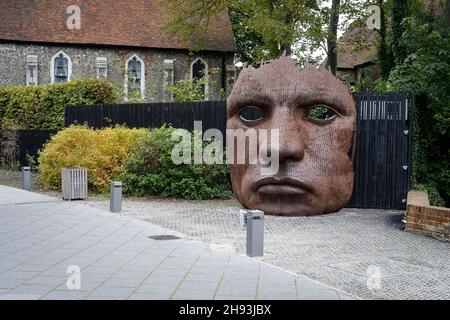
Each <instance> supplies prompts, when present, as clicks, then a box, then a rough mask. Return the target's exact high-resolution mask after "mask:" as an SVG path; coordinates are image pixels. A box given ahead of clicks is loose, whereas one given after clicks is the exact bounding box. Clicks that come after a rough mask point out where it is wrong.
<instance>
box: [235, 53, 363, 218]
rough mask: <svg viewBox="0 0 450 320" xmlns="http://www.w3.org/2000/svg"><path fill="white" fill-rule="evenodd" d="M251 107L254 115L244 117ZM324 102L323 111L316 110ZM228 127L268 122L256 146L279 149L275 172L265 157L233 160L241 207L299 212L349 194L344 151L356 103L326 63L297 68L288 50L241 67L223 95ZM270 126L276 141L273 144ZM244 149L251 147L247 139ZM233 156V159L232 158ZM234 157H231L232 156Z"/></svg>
mask: <svg viewBox="0 0 450 320" xmlns="http://www.w3.org/2000/svg"><path fill="white" fill-rule="evenodd" d="M249 109H252V110H253V112H255V110H256V111H257V112H256V113H258V115H260V118H259V117H255V116H254V117H253V118H251V119H249V118H248V117H247V115H246V114H247V113H248V112H249ZM319 109H320V110H327V114H328V115H326V116H324V117H323V118H320V117H319V118H317V117H313V116H312V114H313V113H314V112H315V111H317V110H319ZM227 114H228V121H227V129H234V130H236V129H242V130H243V131H244V132H247V131H248V130H250V129H251V130H253V129H255V130H256V131H257V132H260V131H261V129H268V135H269V138H267V139H266V140H264V139H261V138H259V140H258V141H259V142H258V152H262V151H264V152H265V151H266V150H261V148H266V147H265V146H267V149H268V150H270V151H271V152H272V154H275V153H278V155H279V162H278V170H277V172H274V173H271V174H269V175H267V174H262V170H261V169H262V168H263V167H264V166H267V164H261V163H260V162H259V161H258V163H256V164H250V163H248V161H246V163H245V164H236V161H234V162H233V164H230V170H231V179H232V185H233V190H234V192H235V195H236V197H237V199H238V200H239V202H240V203H241V204H242V205H243V206H244V207H246V208H249V209H259V210H262V211H264V212H266V213H267V214H273V215H286V216H304V215H317V214H324V213H331V212H336V211H339V210H340V209H342V208H343V207H344V206H345V205H346V204H347V202H348V201H349V200H350V197H351V195H352V190H353V181H354V173H353V165H352V162H351V159H350V157H349V155H348V153H349V150H350V148H351V145H352V138H353V135H354V132H355V117H356V110H355V103H354V101H353V98H352V96H351V94H350V92H349V90H348V88H347V87H346V86H345V85H344V84H343V83H341V82H340V81H339V80H337V79H336V78H335V77H334V76H333V75H332V74H331V72H329V71H328V70H317V69H316V68H315V67H313V66H307V67H305V68H304V69H300V68H298V67H297V66H296V65H295V63H294V61H293V60H292V59H291V58H289V57H280V58H278V59H276V60H271V61H268V62H267V63H265V64H263V65H261V66H260V67H259V68H257V69H255V68H253V67H251V66H250V67H247V68H245V69H244V70H242V72H241V73H240V75H239V79H238V80H237V82H236V84H235V86H234V88H233V90H232V92H231V95H230V97H229V98H228V102H227ZM271 129H278V132H279V143H276V144H274V145H271V142H272V141H271V139H272V138H271V137H272V135H271V131H270V130H271ZM245 145H246V148H245V150H237V149H235V151H236V153H239V152H245V153H248V150H249V148H248V146H249V140H248V139H247V140H246V143H245ZM229 161H230V159H229ZM231 161H233V159H231Z"/></svg>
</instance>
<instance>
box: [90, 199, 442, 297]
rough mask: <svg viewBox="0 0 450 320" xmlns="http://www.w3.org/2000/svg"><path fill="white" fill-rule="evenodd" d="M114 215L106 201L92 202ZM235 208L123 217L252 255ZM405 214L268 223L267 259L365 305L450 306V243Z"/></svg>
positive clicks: (178, 204) (150, 203) (209, 204)
mask: <svg viewBox="0 0 450 320" xmlns="http://www.w3.org/2000/svg"><path fill="white" fill-rule="evenodd" d="M85 203H86V204H89V205H91V206H94V207H96V208H107V206H108V201H106V199H97V200H95V199H90V200H89V201H86V202H85ZM239 208H240V207H239V204H238V203H237V202H236V201H232V200H228V201H219V200H215V201H182V200H170V199H130V198H128V199H125V201H124V203H123V211H122V212H121V215H122V216H124V217H130V218H137V219H140V220H143V221H147V222H150V223H153V224H156V225H159V226H162V227H164V228H168V229H171V230H176V231H177V232H180V233H183V234H185V235H186V236H189V237H190V238H192V239H194V240H200V241H205V242H207V243H209V244H210V246H213V245H214V246H216V247H218V248H221V249H222V250H228V252H231V253H232V252H234V253H244V252H245V235H246V232H245V229H243V228H241V227H240V226H239V219H238V212H239ZM403 218H404V211H392V210H374V209H343V210H342V211H340V212H338V213H334V214H329V215H323V216H314V217H273V216H266V217H265V220H264V221H265V222H264V223H265V234H264V237H265V242H264V246H265V250H264V257H263V258H262V259H260V260H261V261H264V262H266V263H269V264H272V265H275V266H278V267H280V268H282V269H284V270H288V271H290V272H292V273H295V274H299V275H304V276H306V277H308V278H309V279H314V280H316V281H318V282H320V283H323V284H326V285H329V286H331V287H333V288H338V289H340V290H342V291H344V292H346V293H348V294H351V295H352V296H354V297H358V298H362V299H447V300H448V299H450V243H448V242H441V241H438V240H436V239H433V238H430V237H427V236H424V235H419V234H414V233H410V232H405V231H404V230H403V227H404V224H403V223H402V219H403Z"/></svg>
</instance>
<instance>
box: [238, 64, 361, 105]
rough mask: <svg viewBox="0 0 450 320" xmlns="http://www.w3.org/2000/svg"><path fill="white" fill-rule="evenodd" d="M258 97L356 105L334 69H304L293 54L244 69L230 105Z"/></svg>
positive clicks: (309, 67) (310, 67)
mask: <svg viewBox="0 0 450 320" xmlns="http://www.w3.org/2000/svg"><path fill="white" fill-rule="evenodd" d="M255 97H263V98H270V99H271V100H274V101H276V102H281V101H289V100H300V101H301V100H302V98H303V100H317V99H318V98H323V99H324V100H327V101H330V102H332V101H335V100H339V104H340V105H344V106H348V107H349V108H354V102H353V99H352V96H351V94H350V92H349V89H348V88H347V87H346V86H345V85H344V84H343V83H342V82H340V81H339V80H337V79H336V78H335V77H334V76H333V74H332V73H331V72H329V71H328V70H324V69H319V70H318V69H316V68H315V67H312V66H308V67H306V68H304V69H300V68H298V67H297V66H296V64H295V63H294V61H293V60H292V59H291V58H289V57H280V58H278V59H275V60H271V61H270V62H269V63H265V64H263V65H262V66H261V67H259V68H257V69H256V68H254V67H252V66H249V67H247V68H245V69H243V70H242V71H241V73H240V75H239V78H238V80H237V82H236V84H235V86H234V88H233V90H232V92H231V95H230V97H229V106H230V105H233V104H234V103H237V102H239V101H240V100H247V99H251V98H255ZM280 100H281V101H280ZM324 102H325V101H324Z"/></svg>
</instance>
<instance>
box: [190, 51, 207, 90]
mask: <svg viewBox="0 0 450 320" xmlns="http://www.w3.org/2000/svg"><path fill="white" fill-rule="evenodd" d="M207 75H208V64H207V63H206V62H205V61H204V60H203V59H202V58H197V59H195V61H194V62H192V64H191V78H192V80H200V79H201V78H203V77H204V76H207ZM201 87H202V89H201V90H202V93H203V95H204V96H205V97H207V93H208V84H206V85H205V84H203V85H202V86H201Z"/></svg>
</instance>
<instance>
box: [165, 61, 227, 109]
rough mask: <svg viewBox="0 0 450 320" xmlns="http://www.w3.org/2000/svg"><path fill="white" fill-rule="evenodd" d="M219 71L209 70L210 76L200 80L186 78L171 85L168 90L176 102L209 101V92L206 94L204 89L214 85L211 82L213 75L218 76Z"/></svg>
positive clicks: (204, 76)
mask: <svg viewBox="0 0 450 320" xmlns="http://www.w3.org/2000/svg"><path fill="white" fill-rule="evenodd" d="M218 72H219V71H218V70H217V69H214V68H213V69H211V70H209V75H203V77H201V78H200V79H195V78H191V77H186V78H184V79H181V80H179V81H177V82H176V83H175V84H174V85H173V84H170V85H169V86H168V87H167V90H168V91H169V92H170V93H171V94H172V95H173V101H175V102H191V101H200V100H207V99H208V92H206V94H205V92H204V90H203V88H205V87H206V86H208V85H212V81H211V80H210V75H211V74H216V73H218Z"/></svg>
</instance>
